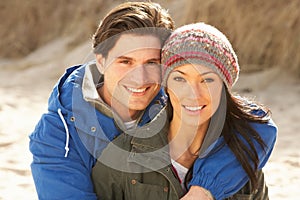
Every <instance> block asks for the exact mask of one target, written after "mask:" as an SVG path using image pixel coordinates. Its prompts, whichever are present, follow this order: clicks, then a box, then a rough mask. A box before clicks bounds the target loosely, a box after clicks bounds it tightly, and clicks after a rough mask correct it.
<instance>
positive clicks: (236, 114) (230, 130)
mask: <svg viewBox="0 0 300 200" xmlns="http://www.w3.org/2000/svg"><path fill="white" fill-rule="evenodd" d="M225 94H226V104H227V109H226V118H225V123H224V127H223V130H222V133H221V135H222V136H223V137H224V141H225V143H226V144H227V145H228V147H229V148H230V149H231V151H232V152H233V153H234V155H235V156H236V158H237V160H238V161H239V162H240V163H241V165H242V167H243V169H244V170H245V171H246V173H247V175H248V177H249V179H250V183H251V186H252V188H253V190H255V189H257V187H258V180H257V176H256V172H257V170H258V164H259V158H258V154H257V149H256V147H255V145H254V143H255V142H257V143H258V144H259V146H260V147H261V148H262V150H264V149H265V146H266V145H265V143H264V141H263V140H262V138H261V137H260V135H259V134H258V133H257V132H256V130H255V129H254V128H252V126H251V125H250V123H251V122H254V123H267V122H268V120H269V119H270V110H269V109H268V108H266V107H264V106H263V105H260V104H258V103H256V102H254V101H250V100H249V99H246V98H242V97H240V96H234V95H233V94H231V93H230V92H229V91H228V89H227V88H226V87H225ZM258 111H259V113H260V114H259V115H258V114H257V113H258ZM192 171H193V170H192V169H190V170H189V172H188V174H187V176H186V179H185V183H186V185H187V184H188V182H189V181H190V180H191V178H192Z"/></svg>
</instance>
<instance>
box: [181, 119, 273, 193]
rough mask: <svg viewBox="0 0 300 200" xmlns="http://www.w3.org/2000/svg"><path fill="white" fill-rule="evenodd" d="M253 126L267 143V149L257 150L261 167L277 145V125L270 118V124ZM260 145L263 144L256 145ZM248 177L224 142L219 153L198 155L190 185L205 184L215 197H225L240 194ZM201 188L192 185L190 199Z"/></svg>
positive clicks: (201, 185) (204, 186)
mask: <svg viewBox="0 0 300 200" xmlns="http://www.w3.org/2000/svg"><path fill="white" fill-rule="evenodd" d="M254 128H255V129H256V131H257V132H258V133H259V134H260V136H261V137H262V139H263V140H264V142H265V144H266V149H265V151H258V157H259V161H260V162H259V164H258V168H259V169H262V168H263V167H264V165H265V164H266V162H267V160H268V159H269V157H270V155H271V152H272V150H273V148H274V145H275V141H276V137H277V127H276V126H275V124H274V123H273V122H272V121H271V120H270V121H269V123H268V124H267V125H266V124H255V125H254ZM257 145H258V144H257ZM257 148H260V147H258V146H257ZM248 180H249V178H248V175H247V174H246V172H245V171H244V169H243V167H242V166H241V164H240V163H239V161H238V160H237V159H236V157H235V155H234V154H233V153H232V151H231V150H230V149H229V147H228V146H227V145H224V146H223V147H222V148H221V149H220V150H219V151H217V152H216V153H214V154H212V155H210V156H208V157H204V158H198V159H197V160H196V161H195V164H194V168H193V178H192V180H191V182H190V184H189V186H200V187H203V188H205V189H207V190H208V191H210V192H211V194H212V195H213V196H214V198H215V199H224V198H226V197H229V196H232V195H233V194H235V193H237V192H238V191H239V190H240V189H241V188H242V187H243V186H244V185H245V184H246V183H247V181H248ZM200 187H191V188H190V189H192V188H193V192H192V193H190V191H189V192H188V193H187V194H186V196H188V195H189V197H190V198H189V199H193V198H192V197H193V195H194V194H196V193H197V192H195V191H198V192H201V190H200V189H199V188H200Z"/></svg>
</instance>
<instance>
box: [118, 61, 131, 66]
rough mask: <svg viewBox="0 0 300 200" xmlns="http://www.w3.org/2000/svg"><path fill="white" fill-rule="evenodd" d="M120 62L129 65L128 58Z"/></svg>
mask: <svg viewBox="0 0 300 200" xmlns="http://www.w3.org/2000/svg"><path fill="white" fill-rule="evenodd" d="M120 63H122V64H125V65H129V64H130V63H131V62H130V61H129V60H121V61H120Z"/></svg>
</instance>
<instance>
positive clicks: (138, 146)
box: [92, 110, 268, 200]
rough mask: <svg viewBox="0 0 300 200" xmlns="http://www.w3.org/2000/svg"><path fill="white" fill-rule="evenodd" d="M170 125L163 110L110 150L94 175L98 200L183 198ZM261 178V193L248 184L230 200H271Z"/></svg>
mask: <svg viewBox="0 0 300 200" xmlns="http://www.w3.org/2000/svg"><path fill="white" fill-rule="evenodd" d="M168 121H169V120H168V119H167V114H166V112H165V110H162V111H161V112H160V113H159V114H158V115H157V117H156V118H155V119H154V120H153V121H152V122H153V123H149V124H147V125H145V126H143V127H139V128H138V129H133V130H129V131H127V132H126V133H123V134H121V135H120V136H118V137H117V138H116V139H115V140H114V141H113V142H112V143H110V144H109V145H108V146H107V148H106V149H105V150H104V151H103V153H102V155H101V156H100V157H99V158H98V161H97V163H96V165H95V166H94V168H93V171H92V179H93V182H94V187H95V191H96V193H97V196H98V198H99V199H101V200H102V199H103V200H104V199H107V200H113V199H115V200H119V199H122V200H127V199H128V200H134V199H139V200H140V199H143V200H144V199H149V200H152V199H153V200H161V199H166V200H169V199H180V197H182V196H183V195H184V193H185V192H184V190H183V189H182V187H181V185H180V182H179V180H178V179H177V176H176V173H175V172H174V171H173V168H172V165H171V161H170V160H171V159H170V156H169V148H168V145H167V144H168V139H167V134H168V128H169V123H168ZM157 133H158V134H157ZM134 135H137V136H138V137H134ZM149 136H150V137H149ZM259 175H260V181H259V183H260V184H261V186H262V187H261V188H260V190H259V191H257V192H256V193H255V194H250V191H251V187H250V184H249V183H247V184H246V185H245V186H244V188H242V189H241V190H240V191H239V192H238V193H237V194H235V195H233V196H232V197H230V198H228V199H242V200H244V199H245V200H247V199H268V194H267V188H266V186H265V183H264V179H263V173H262V172H261V171H259Z"/></svg>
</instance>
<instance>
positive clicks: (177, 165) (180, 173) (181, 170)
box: [171, 159, 189, 189]
mask: <svg viewBox="0 0 300 200" xmlns="http://www.w3.org/2000/svg"><path fill="white" fill-rule="evenodd" d="M171 162H172V165H173V167H174V168H175V169H176V172H177V174H178V178H179V179H180V183H181V187H182V188H183V189H185V186H184V179H185V176H186V174H187V172H188V171H189V169H188V168H186V167H184V166H183V165H181V164H180V163H178V162H176V161H175V160H173V159H171Z"/></svg>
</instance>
